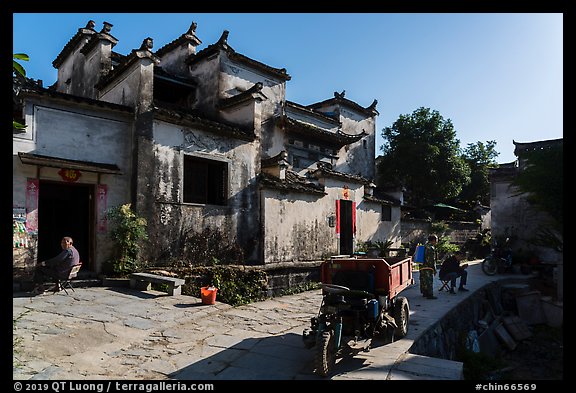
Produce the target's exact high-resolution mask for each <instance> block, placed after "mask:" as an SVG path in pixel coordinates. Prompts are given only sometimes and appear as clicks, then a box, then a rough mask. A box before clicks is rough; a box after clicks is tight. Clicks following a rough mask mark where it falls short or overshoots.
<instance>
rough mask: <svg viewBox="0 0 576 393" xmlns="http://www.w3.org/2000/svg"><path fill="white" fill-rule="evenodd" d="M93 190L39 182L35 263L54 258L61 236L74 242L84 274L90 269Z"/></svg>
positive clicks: (57, 251)
mask: <svg viewBox="0 0 576 393" xmlns="http://www.w3.org/2000/svg"><path fill="white" fill-rule="evenodd" d="M92 201H94V186H93V185H89V184H69V183H62V182H54V181H47V180H40V182H39V190H38V261H43V260H46V259H49V258H52V257H54V256H56V255H58V254H59V253H60V252H61V251H62V248H61V247H60V241H61V240H62V238H63V237H64V236H70V237H71V238H72V239H73V240H74V247H75V248H76V249H77V250H78V253H79V254H80V260H81V261H82V262H83V264H84V266H85V268H86V270H91V269H92V260H93V258H92V247H91V244H92V242H91V239H92V232H93V228H94V218H93V217H94V208H93V203H92Z"/></svg>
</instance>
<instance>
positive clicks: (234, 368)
mask: <svg viewBox="0 0 576 393" xmlns="http://www.w3.org/2000/svg"><path fill="white" fill-rule="evenodd" d="M468 269H469V276H468V284H469V285H468V288H469V289H470V292H465V293H462V292H460V293H457V294H456V295H450V294H448V293H446V292H441V293H438V295H437V296H438V299H436V300H429V299H424V298H423V297H422V296H421V294H420V291H419V287H418V273H415V277H414V285H413V286H411V287H409V288H407V289H406V290H404V291H403V292H402V293H401V295H402V296H406V297H407V298H408V301H409V305H410V322H409V330H408V335H407V336H406V337H405V338H403V339H401V340H398V341H395V342H393V343H391V344H387V345H382V344H378V343H377V342H375V344H374V347H373V348H372V349H371V350H370V351H368V352H361V353H359V354H356V355H354V356H349V357H343V358H340V359H339V360H338V361H337V364H336V367H335V370H334V374H333V375H332V376H331V377H330V378H328V379H332V380H415V379H416V380H421V379H448V380H453V379H462V363H460V362H455V361H450V360H444V359H437V358H428V357H426V356H420V355H414V354H410V353H409V350H410V347H411V346H412V344H413V343H414V342H415V341H416V340H418V338H419V337H420V336H421V335H422V334H423V333H424V332H425V331H426V330H427V329H428V328H430V327H431V326H433V325H434V324H436V323H437V322H438V321H440V320H441V319H442V318H443V316H444V315H446V313H448V312H449V311H450V310H451V309H452V308H453V307H455V306H456V305H457V304H459V303H460V302H462V301H463V300H465V299H466V298H467V297H468V296H470V295H471V294H472V293H473V292H474V291H475V290H478V289H480V288H482V287H483V286H484V285H486V284H488V283H489V282H491V281H494V280H499V279H503V278H506V276H503V275H499V276H492V277H489V276H486V275H484V274H483V273H482V272H481V270H480V261H472V262H469V268H468ZM437 283H438V281H437V280H435V282H434V285H435V291H437V289H438V287H437ZM68 292H69V295H67V294H66V293H64V292H60V293H56V294H51V293H49V294H42V295H39V296H36V297H30V296H29V295H28V294H27V293H19V292H15V293H14V294H13V302H12V308H13V320H15V322H14V328H13V338H14V350H13V379H14V380H80V379H87V380H102V379H106V380H314V379H327V378H320V377H318V376H315V375H314V374H313V372H312V362H313V355H314V351H313V350H312V349H306V348H305V347H304V345H303V342H302V332H303V330H304V328H307V327H309V326H310V318H311V317H312V316H314V315H316V314H317V313H318V310H319V307H320V303H321V298H322V294H321V290H312V291H307V292H303V293H299V294H295V295H287V296H281V297H276V298H271V299H267V300H264V301H261V302H256V303H252V304H248V305H243V306H238V307H232V306H230V305H227V304H224V303H221V302H216V304H214V305H204V304H202V302H201V300H200V299H199V298H195V297H191V296H187V295H176V296H168V295H166V294H165V293H162V292H156V291H138V290H132V289H128V288H117V287H87V288H76V290H75V291H73V292H72V291H68Z"/></svg>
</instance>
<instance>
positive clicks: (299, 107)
mask: <svg viewBox="0 0 576 393" xmlns="http://www.w3.org/2000/svg"><path fill="white" fill-rule="evenodd" d="M286 106H291V107H293V108H295V109H297V110H300V111H302V112H306V113H309V114H311V115H314V116H316V117H318V118H319V119H321V120H324V121H327V122H330V123H334V124H335V125H340V124H342V123H341V122H340V121H339V120H338V119H335V118H333V117H331V116H328V115H326V114H325V113H322V112H318V111H315V110H312V109H310V108H308V107H306V106H303V105H300V104H297V103H295V102H292V101H286Z"/></svg>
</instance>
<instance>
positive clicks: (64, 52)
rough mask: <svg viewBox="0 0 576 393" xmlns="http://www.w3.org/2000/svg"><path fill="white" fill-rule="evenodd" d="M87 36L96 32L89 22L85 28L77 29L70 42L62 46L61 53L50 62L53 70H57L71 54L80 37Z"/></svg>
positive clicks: (92, 24) (92, 23)
mask: <svg viewBox="0 0 576 393" xmlns="http://www.w3.org/2000/svg"><path fill="white" fill-rule="evenodd" d="M87 34H96V30H94V22H93V21H89V22H88V24H87V25H86V27H84V28H79V29H78V31H77V32H76V34H74V36H73V37H72V38H71V39H70V41H68V43H67V44H66V45H64V48H63V49H62V51H60V53H59V54H58V56H56V59H54V61H53V62H52V65H53V66H54V68H58V67H60V66H61V65H62V62H63V61H64V59H65V58H66V57H68V56H69V55H70V53H72V50H73V49H74V47H75V46H76V45H78V43H79V42H80V40H81V39H82V37H83V36H84V35H87Z"/></svg>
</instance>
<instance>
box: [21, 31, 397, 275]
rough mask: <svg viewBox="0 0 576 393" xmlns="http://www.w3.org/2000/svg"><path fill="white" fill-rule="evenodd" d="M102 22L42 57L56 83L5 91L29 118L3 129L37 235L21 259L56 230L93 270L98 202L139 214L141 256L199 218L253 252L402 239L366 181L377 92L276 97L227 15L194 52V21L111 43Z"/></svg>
mask: <svg viewBox="0 0 576 393" xmlns="http://www.w3.org/2000/svg"><path fill="white" fill-rule="evenodd" d="M111 28H112V25H111V24H110V23H107V22H104V26H103V28H102V30H101V31H100V32H98V31H96V30H95V23H94V22H93V21H90V22H89V23H88V24H87V25H86V27H84V28H80V29H78V32H77V33H76V34H75V35H74V36H73V37H72V39H71V40H70V41H69V42H68V43H67V44H66V46H65V47H64V48H63V50H62V52H61V53H60V54H59V55H58V56H57V58H56V59H55V60H54V62H53V65H54V67H56V68H57V69H58V80H57V81H56V83H55V84H54V85H53V86H51V87H50V88H43V87H42V86H41V84H39V83H33V81H28V83H26V84H24V85H23V86H22V87H21V88H20V91H19V93H18V95H17V98H18V101H17V105H16V107H15V113H16V115H17V116H18V115H19V114H21V116H22V117H23V120H24V121H25V123H26V125H27V128H26V131H25V132H22V133H19V132H16V131H15V132H14V137H13V141H14V142H13V164H14V165H13V167H14V169H13V184H14V191H13V205H14V216H15V220H16V219H17V216H18V219H19V220H21V221H24V220H25V226H26V229H27V231H28V234H30V235H31V237H30V238H31V239H37V241H38V243H37V247H36V245H35V244H34V242H33V241H31V242H30V244H29V248H30V249H31V251H32V252H31V254H32V256H31V260H32V261H33V260H42V259H44V258H46V257H48V256H50V255H52V254H54V253H55V252H57V251H58V250H55V249H54V248H55V247H58V244H59V239H60V238H61V237H62V236H64V235H69V236H72V237H73V238H74V239H75V245H76V246H77V248H78V250H79V251H80V254H81V258H82V260H83V261H84V263H85V265H86V266H87V267H88V269H90V270H91V271H94V272H100V271H101V269H102V264H103V263H104V261H105V260H106V258H107V257H108V255H109V240H108V238H107V231H108V225H107V222H106V215H105V212H106V209H108V208H110V207H113V206H117V205H120V204H124V203H132V206H133V208H134V209H135V210H136V212H137V213H138V214H140V215H142V216H143V217H145V218H146V219H147V221H148V233H149V237H150V247H148V248H147V249H145V250H144V255H145V258H146V259H148V260H149V261H150V262H151V263H154V264H159V263H162V262H166V261H168V260H170V258H178V257H180V256H181V255H182V251H183V249H184V248H185V246H186V241H187V238H186V234H189V233H194V232H200V231H202V230H203V229H204V228H211V229H212V230H215V231H219V232H220V233H221V234H222V235H223V238H224V239H229V241H230V242H232V243H235V244H237V245H238V246H239V247H240V249H241V250H242V258H243V261H242V262H243V263H246V264H255V265H265V266H279V267H286V266H302V265H306V264H309V265H310V266H313V265H317V264H318V263H319V262H321V261H322V260H323V259H325V258H326V257H328V256H330V255H335V254H352V253H353V252H354V250H355V245H356V243H357V242H358V241H367V240H372V241H376V240H382V241H383V240H388V239H390V240H393V241H394V242H395V246H397V245H399V243H400V238H399V236H400V228H399V222H400V221H399V220H400V200H399V199H396V198H395V197H391V196H388V195H385V194H379V193H378V192H377V191H376V192H374V187H375V186H374V184H373V179H374V172H375V141H376V136H375V132H376V130H375V118H376V116H377V115H378V111H377V110H376V104H377V102H376V100H374V102H373V103H372V104H371V105H369V106H367V107H362V106H360V105H358V104H357V103H355V102H353V101H350V100H349V99H347V98H345V93H344V92H342V93H335V94H334V98H331V99H328V100H325V101H322V102H319V103H314V104H311V105H301V104H297V103H294V102H290V101H287V100H286V82H288V81H289V80H290V79H291V77H290V75H288V74H287V73H286V70H285V69H282V68H274V67H271V66H268V65H266V64H263V63H260V62H258V61H256V60H253V59H251V58H249V57H246V56H244V55H242V54H240V53H237V52H236V51H235V50H234V49H232V47H231V46H230V45H229V44H228V32H227V31H224V33H223V34H222V36H221V38H220V39H219V40H218V41H217V42H216V43H214V44H212V45H208V46H207V47H206V48H205V49H203V50H201V51H198V52H197V50H196V48H197V46H199V45H200V44H201V41H200V39H199V38H198V37H197V36H196V24H195V23H193V24H192V25H191V26H190V29H189V30H188V31H187V32H185V33H184V34H182V35H181V36H180V37H178V38H177V39H175V40H174V41H172V42H170V43H168V44H167V45H164V46H163V47H161V48H160V49H158V50H157V51H156V52H153V51H152V48H153V41H152V39H151V38H146V39H144V41H143V43H142V46H141V47H140V48H138V49H135V50H132V52H131V53H130V54H128V55H121V54H119V53H116V52H114V51H113V50H112V49H113V47H114V46H115V45H116V43H117V42H118V40H117V39H116V38H115V37H113V36H112V35H111ZM31 260H29V261H28V265H30V264H31V263H32V262H31ZM197 262H198V263H202V262H206V261H197ZM16 265H18V266H24V262H23V261H22V260H21V259H18V258H15V267H16Z"/></svg>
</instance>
